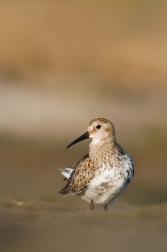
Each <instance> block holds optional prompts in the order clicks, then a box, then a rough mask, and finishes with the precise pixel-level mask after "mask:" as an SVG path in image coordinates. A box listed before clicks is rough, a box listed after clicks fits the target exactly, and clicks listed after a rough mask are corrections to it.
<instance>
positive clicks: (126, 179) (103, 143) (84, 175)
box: [59, 118, 134, 211]
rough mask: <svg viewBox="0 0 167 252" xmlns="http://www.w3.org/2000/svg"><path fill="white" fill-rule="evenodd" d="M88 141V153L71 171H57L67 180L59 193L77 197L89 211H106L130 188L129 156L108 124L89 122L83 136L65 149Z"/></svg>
mask: <svg viewBox="0 0 167 252" xmlns="http://www.w3.org/2000/svg"><path fill="white" fill-rule="evenodd" d="M89 137H90V138H91V139H92V141H91V143H90V144H89V153H87V154H86V155H85V156H84V157H83V158H82V160H81V161H79V162H78V163H77V164H76V166H75V167H74V168H71V167H68V168H65V169H59V170H60V172H61V173H62V174H63V175H64V177H65V180H68V182H67V184H66V186H65V187H64V188H63V189H62V190H61V191H60V192H59V193H60V194H63V195H66V194H75V193H76V194H79V195H80V196H81V197H82V199H84V200H86V201H87V202H89V203H90V208H91V209H94V204H102V205H104V210H105V211H107V210H108V205H109V204H110V203H112V202H113V201H114V200H115V199H116V198H117V197H118V196H119V195H120V194H121V193H122V192H123V191H124V190H125V189H126V187H127V186H128V185H129V183H130V181H131V180H132V178H133V175H134V166H133V162H132V159H131V157H130V155H129V154H128V153H127V152H125V151H124V150H123V148H122V147H121V146H120V145H119V144H118V143H117V142H116V136H115V128H114V125H113V124H112V123H111V122H110V121H109V120H107V119H104V118H98V119H94V120H92V121H91V122H90V123H89V125H88V128H87V131H86V133H84V134H83V135H82V136H80V137H79V138H77V139H76V140H75V141H73V142H72V143H71V144H69V145H68V146H67V148H69V147H70V146H72V145H73V144H76V143H78V142H80V141H82V140H84V139H86V138H89Z"/></svg>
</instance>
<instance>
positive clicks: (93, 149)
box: [89, 139, 116, 165]
mask: <svg viewBox="0 0 167 252" xmlns="http://www.w3.org/2000/svg"><path fill="white" fill-rule="evenodd" d="M115 146H116V142H115V141H113V140H112V139H99V140H98V139H95V140H94V139H93V140H92V142H91V143H90V144H89V156H90V158H91V159H92V161H93V162H94V164H95V165H97V164H100V163H104V164H105V163H108V162H109V160H110V159H111V156H112V154H113V153H114V151H115Z"/></svg>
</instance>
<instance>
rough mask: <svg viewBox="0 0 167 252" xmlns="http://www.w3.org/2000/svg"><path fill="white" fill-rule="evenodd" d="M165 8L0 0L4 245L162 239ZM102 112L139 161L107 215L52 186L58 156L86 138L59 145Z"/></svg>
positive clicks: (145, 247) (35, 247) (32, 247)
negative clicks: (62, 194)
mask: <svg viewBox="0 0 167 252" xmlns="http://www.w3.org/2000/svg"><path fill="white" fill-rule="evenodd" d="M166 11H167V2H166V1H163V0H160V1H158V2H157V1H154V0H153V1H148V0H145V1H139V0H137V1H133V0H126V1H123V0H117V1H115V0H110V1H109V0H103V1H102V0H97V1H95V0H89V1H88V0H85V1H82V0H81V1H77V0H71V1H65V0H64V1H59V0H55V1H53V0H47V1H45V0H24V1H23V0H22V1H21V0H16V1H13V0H7V1H0V160H1V169H0V216H1V224H0V243H1V251H3V252H8V251H12V252H14V251H17V252H18V251H24V252H27V251H51V252H52V251H55V250H56V251H69V249H70V250H71V251H92V250H96V251H102V250H103V251H109V250H108V248H109V247H110V248H112V249H114V251H116V252H117V251H120V250H121V249H122V248H124V251H129V249H130V250H133V251H140V250H141V249H142V251H149V250H151V251H166V249H167V241H166V237H165V232H166V231H167V228H166V224H167V221H166V220H167V219H166V217H167V215H166V213H167V211H166V210H167V204H166V195H167V181H166V177H167V158H166V153H167V131H166V128H167V116H166V115H167V112H166V110H167V84H166V83H167V50H166V48H167V32H166V24H167V15H166ZM98 117H104V118H107V119H109V120H110V121H112V122H113V123H114V125H115V127H116V135H117V142H118V143H119V144H120V145H121V146H122V147H123V148H124V149H125V150H126V151H127V152H129V153H130V155H131V156H132V159H133V162H134V165H135V177H134V179H133V181H132V183H131V184H130V186H129V188H128V189H127V190H126V192H125V193H124V194H123V195H121V196H120V198H119V199H118V200H117V201H116V202H115V203H114V204H113V205H112V206H110V208H109V212H108V214H107V215H106V214H104V213H103V209H102V207H100V206H97V207H96V209H95V211H94V212H93V213H92V212H90V210H89V205H88V204H87V203H86V202H83V201H81V199H79V198H78V197H76V196H74V197H72V196H70V197H62V196H61V195H59V194H58V191H59V190H60V189H61V188H62V187H63V186H64V182H63V180H62V177H61V175H60V174H59V172H58V171H57V170H56V168H58V167H62V168H63V167H66V166H68V165H75V164H76V163H77V161H78V160H79V159H80V158H82V156H83V155H84V154H85V153H86V152H87V151H88V144H89V142H90V141H89V140H86V141H84V142H82V143H78V144H77V145H74V146H73V147H71V148H70V149H69V150H66V149H65V148H66V146H67V145H68V144H69V143H70V142H71V141H72V140H74V139H76V138H77V137H78V136H80V135H81V134H83V133H84V132H85V131H86V128H87V125H88V123H89V121H90V120H92V119H94V118H98ZM155 225H156V228H153V227H155ZM37 234H38V235H37ZM111 237H112V239H111ZM139 244H140V246H139Z"/></svg>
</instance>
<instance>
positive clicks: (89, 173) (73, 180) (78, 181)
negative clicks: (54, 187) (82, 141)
mask: <svg viewBox="0 0 167 252" xmlns="http://www.w3.org/2000/svg"><path fill="white" fill-rule="evenodd" d="M94 174H95V168H94V166H93V163H92V160H91V159H90V157H89V154H86V155H85V156H84V157H83V158H82V160H81V161H80V162H79V163H78V164H77V165H76V167H75V169H74V171H73V173H72V174H71V176H70V178H69V181H68V183H67V185H66V186H65V187H64V188H63V189H62V190H61V191H60V193H61V194H63V195H65V194H70V193H80V192H81V191H82V190H84V189H85V188H86V186H87V185H88V184H89V182H90V180H91V179H92V178H93V177H94Z"/></svg>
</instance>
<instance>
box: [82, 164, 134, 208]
mask: <svg viewBox="0 0 167 252" xmlns="http://www.w3.org/2000/svg"><path fill="white" fill-rule="evenodd" d="M129 168H130V167H127V165H125V167H120V168H118V167H113V168H111V167H108V168H104V169H102V171H100V172H99V171H97V174H96V176H95V177H94V179H93V180H92V181H91V183H90V184H89V185H88V187H87V189H86V190H85V194H84V196H82V199H84V200H86V201H88V202H90V201H91V200H93V202H94V203H96V204H106V203H112V202H113V201H114V200H115V199H116V198H117V197H118V196H119V195H120V194H121V193H122V192H123V191H124V190H125V188H126V187H127V185H128V183H127V178H128V174H129V173H130V170H129ZM127 169H128V171H129V172H127ZM131 178H132V176H131Z"/></svg>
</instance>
